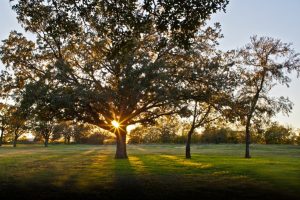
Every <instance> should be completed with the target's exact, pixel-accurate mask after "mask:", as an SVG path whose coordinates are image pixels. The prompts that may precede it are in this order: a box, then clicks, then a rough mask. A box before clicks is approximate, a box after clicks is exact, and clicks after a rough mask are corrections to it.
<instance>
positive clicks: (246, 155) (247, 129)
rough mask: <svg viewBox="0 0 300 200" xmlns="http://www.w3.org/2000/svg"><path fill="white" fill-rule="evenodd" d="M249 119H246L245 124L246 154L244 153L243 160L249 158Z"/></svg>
mask: <svg viewBox="0 0 300 200" xmlns="http://www.w3.org/2000/svg"><path fill="white" fill-rule="evenodd" d="M250 120H251V119H250V117H248V118H247V124H246V135H245V136H246V138H245V143H246V152H245V158H251V156H250V142H251V134H250Z"/></svg>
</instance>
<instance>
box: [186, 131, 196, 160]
mask: <svg viewBox="0 0 300 200" xmlns="http://www.w3.org/2000/svg"><path fill="white" fill-rule="evenodd" d="M193 132H194V128H191V129H190V131H189V132H188V135H187V140H186V146H185V158H187V159H191V158H192V156H191V140H192V134H193Z"/></svg>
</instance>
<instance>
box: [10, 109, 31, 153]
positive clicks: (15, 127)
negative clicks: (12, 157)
mask: <svg viewBox="0 0 300 200" xmlns="http://www.w3.org/2000/svg"><path fill="white" fill-rule="evenodd" d="M9 113H10V116H9V118H8V133H10V134H11V135H12V139H13V147H16V146H17V142H18V138H19V137H20V136H21V135H23V134H24V133H25V132H26V131H27V130H28V126H27V119H26V115H25V114H23V113H22V112H20V110H18V108H16V107H11V108H10V110H9Z"/></svg>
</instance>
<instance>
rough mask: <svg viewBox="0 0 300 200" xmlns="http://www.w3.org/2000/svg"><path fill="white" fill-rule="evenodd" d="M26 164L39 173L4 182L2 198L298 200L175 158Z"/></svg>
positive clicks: (83, 155) (74, 158)
mask: <svg viewBox="0 0 300 200" xmlns="http://www.w3.org/2000/svg"><path fill="white" fill-rule="evenodd" d="M27 164H28V166H26V167H29V168H33V169H36V171H31V174H28V176H29V177H28V179H26V180H23V181H22V184H19V183H18V182H13V181H12V182H10V183H5V184H3V183H0V198H1V199H5V200H8V199H24V197H26V199H33V200H34V199H37V200H48V199H49V200H50V199H51V200H55V199H64V200H66V199H72V200H77V199H78V200H79V199H82V200H89V199H101V200H105V199H122V200H124V199H131V200H134V199H143V200H144V199H149V200H150V199H151V200H155V199H204V200H208V199H256V200H258V199H264V200H268V199H270V200H271V199H272V200H273V199H294V198H293V197H292V196H287V195H282V194H280V193H278V192H276V191H274V190H270V189H267V188H264V187H261V186H262V185H255V184H251V183H248V182H247V180H246V179H244V178H243V177H232V176H229V175H228V176H226V174H225V175H224V173H223V171H221V170H219V169H218V168H214V166H212V165H211V164H209V163H201V162H200V161H199V160H185V159H184V158H183V157H180V156H175V155H136V156H135V155H132V156H130V157H129V159H128V160H115V159H113V155H111V154H109V153H107V152H101V151H100V152H99V151H96V150H89V151H88V150H86V151H83V152H80V154H75V155H74V154H72V155H70V156H69V157H65V156H61V157H59V156H54V157H49V158H48V160H47V161H41V160H36V161H34V162H30V163H27ZM15 181H18V179H15Z"/></svg>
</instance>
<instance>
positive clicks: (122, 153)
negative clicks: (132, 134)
mask: <svg viewBox="0 0 300 200" xmlns="http://www.w3.org/2000/svg"><path fill="white" fill-rule="evenodd" d="M126 134H127V131H126V127H124V129H123V128H120V129H119V130H117V131H116V140H117V141H116V142H117V150H116V155H115V158H116V159H126V158H128V157H127V151H126Z"/></svg>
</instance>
